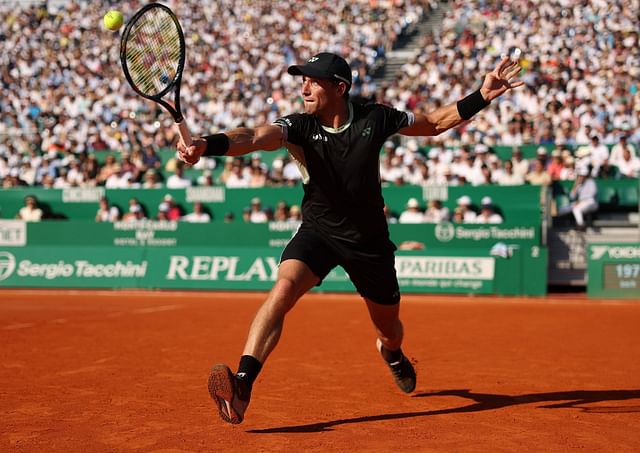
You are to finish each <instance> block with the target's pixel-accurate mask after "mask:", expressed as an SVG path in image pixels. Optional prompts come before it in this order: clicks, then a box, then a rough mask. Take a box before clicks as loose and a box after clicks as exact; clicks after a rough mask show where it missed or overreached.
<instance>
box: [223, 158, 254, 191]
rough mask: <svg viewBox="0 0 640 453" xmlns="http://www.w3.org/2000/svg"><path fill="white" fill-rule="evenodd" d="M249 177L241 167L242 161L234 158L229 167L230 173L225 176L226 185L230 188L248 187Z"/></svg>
mask: <svg viewBox="0 0 640 453" xmlns="http://www.w3.org/2000/svg"><path fill="white" fill-rule="evenodd" d="M249 183H250V178H249V177H248V176H247V175H246V174H245V172H244V171H243V168H242V161H241V160H235V161H234V162H233V165H232V167H231V174H230V175H229V176H228V177H227V178H226V185H227V187H228V188H230V189H238V188H241V189H244V188H247V187H249Z"/></svg>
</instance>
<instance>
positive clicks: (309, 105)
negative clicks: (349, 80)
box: [302, 76, 342, 115]
mask: <svg viewBox="0 0 640 453" xmlns="http://www.w3.org/2000/svg"><path fill="white" fill-rule="evenodd" d="M341 96H342V95H341V93H340V88H339V84H336V83H335V82H333V81H332V80H328V79H315V78H313V77H306V76H305V77H303V78H302V98H303V100H304V111H305V113H309V114H311V115H318V114H321V113H324V112H326V111H327V110H330V109H333V108H335V106H336V105H338V101H339V100H340V98H341Z"/></svg>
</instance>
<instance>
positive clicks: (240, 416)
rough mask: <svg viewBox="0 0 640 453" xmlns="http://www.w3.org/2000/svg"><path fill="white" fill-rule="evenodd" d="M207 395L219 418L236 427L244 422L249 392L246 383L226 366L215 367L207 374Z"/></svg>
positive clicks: (249, 397)
mask: <svg viewBox="0 0 640 453" xmlns="http://www.w3.org/2000/svg"><path fill="white" fill-rule="evenodd" d="M208 384H209V395H211V398H212V399H213V401H215V402H216V404H217V406H218V413H219V414H220V418H221V419H222V420H224V421H225V422H227V423H232V424H234V425H237V424H238V423H242V420H244V413H245V411H246V410H247V406H249V400H250V399H251V390H250V389H249V386H248V385H247V383H246V382H245V381H244V380H243V379H241V378H240V377H238V376H237V375H235V374H233V373H232V372H231V370H230V369H229V367H228V366H227V365H216V366H214V367H213V369H212V370H211V374H209V383H208Z"/></svg>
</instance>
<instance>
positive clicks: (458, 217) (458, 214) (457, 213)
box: [451, 206, 465, 223]
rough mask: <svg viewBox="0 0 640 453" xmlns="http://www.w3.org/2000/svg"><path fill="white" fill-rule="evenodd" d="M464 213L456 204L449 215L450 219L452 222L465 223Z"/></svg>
mask: <svg viewBox="0 0 640 453" xmlns="http://www.w3.org/2000/svg"><path fill="white" fill-rule="evenodd" d="M464 214H465V212H464V210H463V209H462V208H461V207H460V206H457V207H456V208H455V209H454V210H453V215H452V216H451V221H452V222H453V223H465V221H464Z"/></svg>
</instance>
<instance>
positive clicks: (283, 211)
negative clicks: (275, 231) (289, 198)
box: [273, 201, 289, 222]
mask: <svg viewBox="0 0 640 453" xmlns="http://www.w3.org/2000/svg"><path fill="white" fill-rule="evenodd" d="M288 218H289V206H287V203H286V202H285V201H279V202H278V204H276V210H275V212H274V213H273V220H275V221H276V222H286V221H287V219H288Z"/></svg>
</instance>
